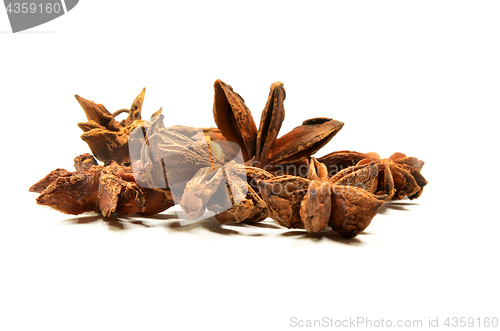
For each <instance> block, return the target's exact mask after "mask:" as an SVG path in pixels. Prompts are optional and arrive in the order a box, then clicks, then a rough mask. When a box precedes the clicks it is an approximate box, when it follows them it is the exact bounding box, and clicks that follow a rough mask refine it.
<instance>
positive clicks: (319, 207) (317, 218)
mask: <svg viewBox="0 0 500 331" xmlns="http://www.w3.org/2000/svg"><path fill="white" fill-rule="evenodd" d="M307 179H309V180H310V181H311V182H310V184H309V188H308V190H307V194H306V196H305V197H304V200H302V202H301V205H300V219H301V220H302V222H303V223H304V227H305V229H306V231H307V232H310V233H313V232H320V231H322V230H324V229H326V228H327V227H328V221H329V219H330V212H331V197H330V196H331V190H330V183H329V182H328V170H327V169H326V166H325V165H324V164H322V163H320V162H318V160H316V159H315V158H314V157H313V158H311V163H310V167H309V176H308V177H307Z"/></svg>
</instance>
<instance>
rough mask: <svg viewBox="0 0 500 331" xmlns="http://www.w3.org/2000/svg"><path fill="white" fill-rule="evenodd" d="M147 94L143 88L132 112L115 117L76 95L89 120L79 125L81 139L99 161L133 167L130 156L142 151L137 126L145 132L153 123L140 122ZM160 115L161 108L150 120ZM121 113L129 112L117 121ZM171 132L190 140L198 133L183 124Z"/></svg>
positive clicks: (215, 132)
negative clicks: (136, 134) (132, 135)
mask: <svg viewBox="0 0 500 331" xmlns="http://www.w3.org/2000/svg"><path fill="white" fill-rule="evenodd" d="M145 93H146V89H145V88H143V89H142V92H141V93H140V94H139V95H138V96H137V97H136V98H135V100H134V102H133V103H132V106H131V107H130V109H119V110H117V111H115V112H114V113H112V114H111V113H110V112H109V111H108V110H107V109H106V107H104V106H103V105H101V104H96V103H95V102H93V101H90V100H86V99H84V98H82V97H80V96H78V95H75V97H76V100H78V103H80V105H81V106H82V108H83V110H84V111H85V115H86V116H87V119H88V122H85V123H78V126H79V127H80V128H81V129H82V130H83V131H84V133H83V134H82V135H81V138H82V140H84V141H85V142H86V143H87V144H88V145H89V147H90V149H91V151H92V153H93V154H94V156H95V157H96V158H97V159H98V160H99V161H102V162H104V163H105V164H108V163H110V162H113V161H114V162H116V163H118V164H121V165H130V163H131V155H130V153H131V152H132V153H133V152H140V150H141V148H142V145H141V144H142V140H138V139H135V138H134V137H131V136H130V134H131V132H132V131H133V130H134V129H135V128H137V127H141V128H142V131H143V132H146V130H147V129H148V128H149V125H150V121H146V120H142V119H141V111H142V104H143V102H144V95H145ZM161 112H162V109H161V108H160V109H159V110H158V111H157V112H155V113H153V114H152V115H151V120H152V119H153V118H154V117H156V116H158V115H160V114H161ZM121 113H128V116H127V118H126V119H124V120H122V121H121V122H118V121H116V120H115V117H116V116H117V115H119V114H121ZM170 129H171V130H172V131H176V132H179V133H181V134H184V135H186V136H189V137H190V136H191V135H195V134H196V133H197V132H198V131H199V130H197V129H194V128H191V127H186V126H182V125H176V126H173V127H171V128H170ZM203 133H204V134H205V135H207V136H210V137H213V138H215V139H217V140H224V137H223V136H222V134H221V133H220V131H219V129H217V128H203ZM139 157H140V156H139V155H132V159H138V158H139Z"/></svg>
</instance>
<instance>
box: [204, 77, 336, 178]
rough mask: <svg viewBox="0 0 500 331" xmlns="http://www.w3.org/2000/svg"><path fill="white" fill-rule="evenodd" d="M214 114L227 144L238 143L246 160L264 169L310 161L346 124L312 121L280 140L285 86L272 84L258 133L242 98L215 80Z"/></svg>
mask: <svg viewBox="0 0 500 331" xmlns="http://www.w3.org/2000/svg"><path fill="white" fill-rule="evenodd" d="M214 89H215V96H214V106H213V113H214V119H215V123H216V124H217V127H218V128H219V129H220V131H221V133H222V134H223V135H224V137H225V138H226V139H227V140H228V141H232V142H235V143H237V144H238V145H239V146H240V147H241V150H242V153H243V157H244V160H245V161H249V160H251V161H252V163H251V165H253V166H257V167H261V168H265V167H266V166H267V165H270V166H274V167H276V166H277V165H279V164H289V163H292V162H297V161H300V160H302V159H308V158H309V156H310V155H312V154H314V153H315V152H316V151H318V150H319V149H320V148H321V147H323V146H324V145H325V144H326V143H328V142H329V141H330V140H331V139H332V138H333V136H335V135H336V134H337V132H339V131H340V129H342V126H343V125H344V123H342V122H338V121H335V120H333V119H330V118H323V117H321V118H313V119H309V120H306V121H304V122H303V123H302V125H301V126H299V127H296V128H295V129H293V130H292V131H290V132H289V133H287V134H285V135H284V136H282V137H281V138H279V139H277V137H278V133H279V130H280V128H281V124H282V122H283V119H284V117H285V108H284V106H283V102H284V100H285V97H286V95H285V88H284V87H283V83H281V82H276V83H274V84H272V85H271V89H270V92H269V97H268V99H267V102H266V105H265V107H264V109H263V111H262V114H261V120H260V126H259V130H257V126H256V125H255V122H254V120H253V117H252V114H251V113H250V110H249V109H248V107H247V106H246V105H245V101H244V100H243V98H242V97H241V96H240V95H239V94H238V93H236V92H234V91H233V88H232V87H231V86H230V85H227V84H226V83H224V82H222V81H221V80H216V81H215V83H214Z"/></svg>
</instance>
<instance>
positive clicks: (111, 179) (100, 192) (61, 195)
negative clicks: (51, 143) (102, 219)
mask: <svg viewBox="0 0 500 331" xmlns="http://www.w3.org/2000/svg"><path fill="white" fill-rule="evenodd" d="M75 169H76V171H74V172H69V171H67V170H64V169H56V170H54V171H52V172H50V173H49V174H48V175H47V176H45V178H43V179H41V180H40V181H39V182H37V183H36V184H35V185H33V186H32V187H31V188H30V192H36V193H40V195H39V196H38V198H37V199H36V201H37V203H38V204H39V205H46V206H50V207H52V208H54V209H56V210H58V211H60V212H63V213H66V214H72V215H78V214H81V213H84V212H89V211H94V212H97V213H102V215H103V216H110V215H111V214H112V213H115V212H116V213H119V214H122V215H130V214H140V215H149V214H156V213H160V212H162V211H164V210H166V209H168V208H169V207H171V206H173V200H172V196H171V195H170V192H169V191H168V190H160V189H150V188H145V187H141V186H140V185H138V184H137V180H136V177H135V176H134V173H133V172H132V168H131V167H126V166H120V165H118V164H117V163H116V162H112V163H111V164H109V165H107V166H103V165H98V164H97V162H96V160H95V159H94V157H93V156H92V155H90V154H83V155H80V156H78V157H76V158H75Z"/></svg>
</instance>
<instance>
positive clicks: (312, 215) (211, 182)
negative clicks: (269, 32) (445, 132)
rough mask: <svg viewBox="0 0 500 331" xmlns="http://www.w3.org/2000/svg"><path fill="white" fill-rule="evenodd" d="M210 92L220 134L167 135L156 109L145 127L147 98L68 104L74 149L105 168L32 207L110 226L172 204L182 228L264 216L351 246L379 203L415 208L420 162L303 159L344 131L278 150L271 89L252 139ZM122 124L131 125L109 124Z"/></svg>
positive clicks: (92, 165) (50, 192)
mask: <svg viewBox="0 0 500 331" xmlns="http://www.w3.org/2000/svg"><path fill="white" fill-rule="evenodd" d="M214 89H215V96H214V105H213V113H214V118H215V121H216V123H217V126H218V127H219V128H203V129H196V128H191V127H186V126H179V125H176V126H173V127H169V128H165V127H164V125H163V118H164V117H163V115H161V109H160V110H159V111H158V112H156V113H155V114H153V117H152V120H151V121H143V120H142V119H141V110H142V103H143V100H144V94H145V90H144V89H143V91H142V92H141V94H139V96H137V98H136V99H135V100H134V102H133V104H132V106H131V107H130V109H120V110H118V111H116V112H114V113H110V112H108V111H107V110H106V108H105V107H104V106H103V105H100V104H96V103H94V102H92V101H88V100H85V99H83V98H81V97H79V96H76V98H77V100H78V102H79V103H80V104H81V105H82V107H83V109H84V111H85V113H86V115H87V119H88V122H87V123H79V126H80V128H82V130H83V131H84V134H83V135H82V139H84V140H85V141H87V142H88V143H89V147H90V148H91V149H92V151H93V152H94V153H95V154H96V156H97V158H98V159H99V160H101V161H103V162H104V163H105V165H99V164H98V163H97V161H96V160H95V158H94V157H93V156H92V155H90V154H83V155H80V156H78V157H76V158H75V162H74V164H75V169H76V171H74V172H69V171H67V170H65V169H60V168H59V169H56V170H54V171H52V172H50V173H49V174H48V175H47V176H45V177H44V178H43V179H41V180H40V181H39V182H37V183H36V184H35V185H33V186H32V187H31V188H30V191H31V192H37V193H40V195H39V196H38V198H37V203H38V204H41V205H48V206H51V207H52V208H54V209H56V210H58V211H61V212H63V213H68V214H80V213H83V212H87V211H94V212H98V213H102V215H104V216H110V215H111V214H113V213H119V214H123V215H130V214H140V215H148V214H155V213H160V212H162V211H164V210H166V209H168V208H169V207H171V206H173V205H174V202H177V203H179V204H180V206H181V208H183V210H184V211H185V212H186V215H187V216H188V217H190V218H197V217H200V216H202V215H203V214H204V213H205V210H209V211H212V212H214V213H215V214H216V215H215V218H216V219H217V221H218V222H220V223H222V224H228V223H239V222H259V221H261V220H264V219H266V218H267V217H269V216H270V217H271V218H273V219H274V220H275V221H276V222H278V223H279V224H280V225H282V226H284V227H287V228H305V230H306V231H307V232H309V233H317V232H320V231H323V230H325V229H326V228H328V227H331V228H332V229H333V230H334V231H336V232H338V233H339V234H340V235H342V236H343V237H346V238H353V237H355V236H357V235H358V234H359V233H360V232H362V231H364V230H365V229H366V227H367V226H368V225H369V224H370V223H371V220H372V219H373V217H374V216H375V215H376V214H377V212H378V211H379V209H380V207H381V206H382V205H383V204H384V202H385V201H387V200H390V199H402V198H404V197H409V198H410V199H415V198H418V197H419V196H420V195H421V194H422V190H423V187H424V186H425V185H426V184H427V181H426V180H425V178H424V177H423V176H422V175H421V174H420V171H421V169H422V167H423V165H424V162H423V161H421V160H419V159H417V158H414V157H407V156H406V155H405V154H402V153H394V154H393V155H391V156H390V157H389V158H387V159H381V158H380V156H379V155H378V154H376V153H358V152H353V151H339V152H333V153H330V154H328V155H325V156H323V157H321V158H319V159H315V158H314V157H312V158H310V156H311V155H312V154H314V153H315V152H316V151H317V150H319V149H320V148H321V147H323V146H324V145H325V144H326V143H327V142H328V141H330V140H331V139H332V137H333V136H334V135H335V134H336V133H337V132H338V131H339V130H340V129H341V128H342V126H343V123H341V122H338V121H334V120H332V119H329V118H313V119H310V120H306V121H304V122H303V124H302V125H301V126H299V127H296V128H295V129H293V130H292V131H291V132H289V133H287V134H285V135H283V136H282V137H280V138H279V139H278V133H279V130H280V128H281V123H282V122H283V119H284V116H285V112H284V106H283V103H284V100H285V97H286V95H285V89H284V87H283V84H282V83H280V82H277V83H274V84H272V85H271V88H270V93H269V97H268V100H267V102H266V105H265V107H264V110H263V111H262V115H261V120H260V126H259V129H258V130H257V127H256V125H255V122H254V120H253V118H252V115H251V113H250V111H249V109H248V108H247V107H246V105H245V102H244V100H243V98H241V96H240V95H239V94H237V93H235V92H234V91H233V89H232V87H231V86H229V85H227V84H225V83H224V82H222V81H220V80H217V81H216V82H215V84H214ZM123 112H126V113H128V117H127V118H126V119H124V120H122V121H121V122H118V121H116V120H115V117H116V116H117V115H118V114H120V113H123ZM226 139H227V141H226ZM309 158H310V161H309ZM131 162H133V164H132V165H131V166H127V165H128V164H130V163H131ZM243 162H245V163H244V164H243ZM266 170H267V171H266ZM268 171H269V172H268ZM278 175H279V176H278Z"/></svg>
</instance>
